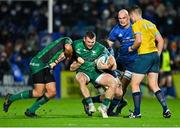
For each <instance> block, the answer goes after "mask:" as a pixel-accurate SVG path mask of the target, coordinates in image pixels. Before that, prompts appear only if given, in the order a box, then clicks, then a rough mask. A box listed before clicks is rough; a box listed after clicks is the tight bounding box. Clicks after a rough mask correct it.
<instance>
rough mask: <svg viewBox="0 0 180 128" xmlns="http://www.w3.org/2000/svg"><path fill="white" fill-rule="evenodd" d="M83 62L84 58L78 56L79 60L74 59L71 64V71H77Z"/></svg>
mask: <svg viewBox="0 0 180 128" xmlns="http://www.w3.org/2000/svg"><path fill="white" fill-rule="evenodd" d="M83 63H84V59H82V58H81V57H78V58H77V60H75V61H73V63H72V64H71V65H70V71H76V70H77V69H78V68H79V67H80V66H81V65H82V64H83Z"/></svg>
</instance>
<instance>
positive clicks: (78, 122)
mask: <svg viewBox="0 0 180 128" xmlns="http://www.w3.org/2000/svg"><path fill="white" fill-rule="evenodd" d="M3 100H4V99H0V105H1V106H2V104H3ZM34 101H35V100H19V101H16V102H14V103H13V104H12V106H11V107H10V110H9V112H8V113H5V112H3V111H2V109H1V110H0V126H1V127H5V126H15V127H28V126H31V127H32V126H35V127H44V126H46V127H53V126H58V127H157V126H158V127H180V101H179V99H168V100H167V103H168V105H169V108H170V109H171V112H172V117H171V118H170V119H164V118H163V117H162V109H161V106H160V105H159V103H158V101H157V100H156V99H154V98H150V99H147V98H143V99H142V104H141V114H142V118H141V119H125V118H123V117H122V116H123V115H127V114H128V113H129V109H132V108H133V103H132V100H131V99H130V98H129V99H128V105H127V106H126V108H124V109H123V112H122V115H121V116H119V117H109V118H108V119H103V118H102V117H101V115H100V113H99V112H96V113H94V115H93V116H92V117H88V116H86V115H85V113H84V111H83V107H82V104H81V99H77V98H74V99H73V98H72V99H60V100H58V99H53V100H51V101H50V102H49V103H48V104H46V105H44V106H42V107H41V109H39V110H38V111H37V114H38V115H39V117H37V118H28V117H25V116H24V111H25V110H26V108H27V107H29V106H30V105H31V104H32V103H33V102H34ZM98 105H99V104H96V106H98Z"/></svg>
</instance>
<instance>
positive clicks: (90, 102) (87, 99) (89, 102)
mask: <svg viewBox="0 0 180 128" xmlns="http://www.w3.org/2000/svg"><path fill="white" fill-rule="evenodd" d="M85 100H86V103H88V105H90V106H91V105H92V106H93V105H94V104H93V101H92V99H91V97H88V98H85Z"/></svg>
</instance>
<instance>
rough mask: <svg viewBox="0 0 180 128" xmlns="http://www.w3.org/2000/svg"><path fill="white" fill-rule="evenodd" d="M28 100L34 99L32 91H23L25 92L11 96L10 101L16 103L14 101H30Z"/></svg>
mask: <svg viewBox="0 0 180 128" xmlns="http://www.w3.org/2000/svg"><path fill="white" fill-rule="evenodd" d="M28 98H32V90H28V91H23V92H20V93H18V94H15V95H11V96H10V98H9V100H10V101H11V102H14V101H16V100H19V99H28Z"/></svg>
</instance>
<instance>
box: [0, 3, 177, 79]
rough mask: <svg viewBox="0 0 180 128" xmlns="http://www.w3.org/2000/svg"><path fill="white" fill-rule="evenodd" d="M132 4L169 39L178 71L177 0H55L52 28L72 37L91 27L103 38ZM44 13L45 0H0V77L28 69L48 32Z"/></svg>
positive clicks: (174, 68) (62, 34) (64, 68)
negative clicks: (120, 13) (123, 10)
mask: <svg viewBox="0 0 180 128" xmlns="http://www.w3.org/2000/svg"><path fill="white" fill-rule="evenodd" d="M133 4H137V5H139V6H140V7H141V8H142V10H143V17H144V18H145V19H148V20H150V21H152V22H153V23H155V24H156V25H157V27H158V29H159V30H160V32H161V34H162V35H163V37H164V38H165V40H166V42H167V43H168V46H167V50H168V51H169V53H170V57H171V67H172V72H179V71H180V27H179V23H180V0H54V6H53V15H54V16H53V32H54V33H56V36H57V37H60V36H70V37H71V38H72V39H73V40H75V39H78V38H82V36H83V35H84V33H85V32H86V31H87V30H93V31H95V32H96V33H97V37H98V40H101V39H104V38H106V37H107V36H108V33H109V32H110V30H111V28H112V27H113V26H114V25H115V24H116V23H117V13H118V11H119V10H120V9H122V8H127V9H128V8H129V7H130V6H131V5H133ZM47 14H48V6H47V1H41V0H37V1H35V0H34V1H13V0H12V1H11V0H5V1H0V19H1V20H0V81H2V79H3V75H4V74H6V73H12V74H17V73H22V74H28V73H29V65H28V64H29V62H30V60H31V58H32V57H33V56H34V55H35V54H36V53H37V52H38V51H39V50H40V49H41V48H42V47H41V44H40V38H41V33H43V32H47V22H48V17H47V16H48V15H47ZM46 41H49V40H48V38H47V39H46ZM116 47H118V46H116ZM66 64H67V63H65V64H63V65H62V70H67V69H68V68H67V67H68V66H66ZM16 69H18V70H16ZM15 71H16V72H15Z"/></svg>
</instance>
